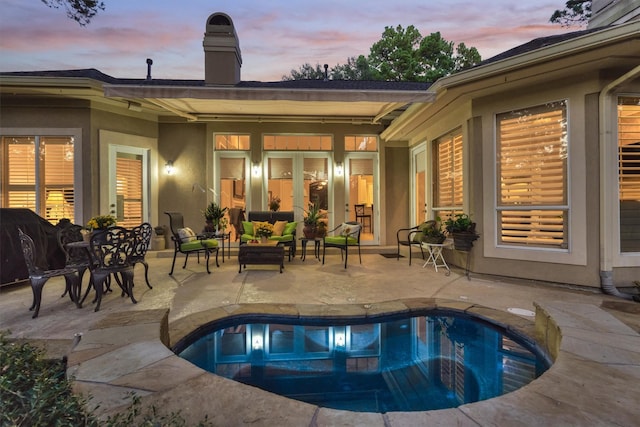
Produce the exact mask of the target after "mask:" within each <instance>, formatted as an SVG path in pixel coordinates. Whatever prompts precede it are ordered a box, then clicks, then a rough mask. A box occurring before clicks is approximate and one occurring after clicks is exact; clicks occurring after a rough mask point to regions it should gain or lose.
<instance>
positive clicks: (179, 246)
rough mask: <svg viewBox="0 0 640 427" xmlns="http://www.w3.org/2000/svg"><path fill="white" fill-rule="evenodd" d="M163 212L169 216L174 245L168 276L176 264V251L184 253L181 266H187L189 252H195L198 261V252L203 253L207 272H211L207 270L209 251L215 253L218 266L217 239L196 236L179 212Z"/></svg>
mask: <svg viewBox="0 0 640 427" xmlns="http://www.w3.org/2000/svg"><path fill="white" fill-rule="evenodd" d="M165 214H167V216H168V217H169V228H170V229H171V234H172V236H171V240H172V241H173V245H174V252H173V262H172V263H171V271H170V272H169V276H171V275H172V274H173V267H174V266H175V264H176V257H177V256H178V253H181V254H184V256H185V258H184V265H183V266H182V268H186V267H187V261H188V260H189V255H190V254H196V255H197V256H198V262H200V253H204V257H205V260H206V263H207V273H209V274H211V271H210V270H209V256H210V255H211V253H215V254H216V267H220V263H219V262H218V241H217V240H216V239H207V238H205V237H204V236H197V235H195V234H194V233H193V231H191V229H189V228H185V226H184V218H183V216H182V213H180V212H165Z"/></svg>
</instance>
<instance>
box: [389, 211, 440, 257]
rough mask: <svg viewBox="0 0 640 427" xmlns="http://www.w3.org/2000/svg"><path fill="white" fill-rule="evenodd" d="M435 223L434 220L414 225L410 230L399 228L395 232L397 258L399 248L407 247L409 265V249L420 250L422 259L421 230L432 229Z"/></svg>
mask: <svg viewBox="0 0 640 427" xmlns="http://www.w3.org/2000/svg"><path fill="white" fill-rule="evenodd" d="M435 225H436V222H435V221H434V220H430V221H425V222H423V223H422V224H420V225H416V226H415V227H411V228H401V229H399V230H398V231H397V232H396V239H397V242H398V257H397V259H400V246H407V247H408V249H409V265H411V254H412V251H411V249H412V248H414V247H416V248H419V249H420V253H421V254H422V259H424V251H423V249H422V238H423V233H422V230H423V229H424V228H425V227H434V226H435Z"/></svg>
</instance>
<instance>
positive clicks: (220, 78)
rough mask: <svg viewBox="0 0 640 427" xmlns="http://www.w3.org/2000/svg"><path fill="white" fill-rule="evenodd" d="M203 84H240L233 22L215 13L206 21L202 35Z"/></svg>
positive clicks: (236, 36) (236, 40)
mask: <svg viewBox="0 0 640 427" xmlns="http://www.w3.org/2000/svg"><path fill="white" fill-rule="evenodd" d="M202 46H204V82H205V84H207V85H235V84H237V83H239V82H240V68H241V67H242V54H241V53H240V43H239V41H238V35H237V34H236V30H235V28H234V27H233V21H231V18H229V16H228V15H226V14H224V13H220V12H216V13H214V14H212V15H211V16H209V18H208V19H207V31H206V32H205V33H204V41H203V42H202Z"/></svg>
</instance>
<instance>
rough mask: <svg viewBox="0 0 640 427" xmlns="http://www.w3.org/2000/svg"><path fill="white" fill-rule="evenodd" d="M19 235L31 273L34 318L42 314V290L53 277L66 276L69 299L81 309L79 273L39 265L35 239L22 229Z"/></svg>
mask: <svg viewBox="0 0 640 427" xmlns="http://www.w3.org/2000/svg"><path fill="white" fill-rule="evenodd" d="M18 235H19V237H20V245H21V247H22V254H23V255H24V261H25V263H26V264H27V271H28V272H29V280H30V281H31V290H32V291H33V303H32V304H31V307H29V310H32V311H33V316H32V318H33V319H35V318H36V317H38V314H39V313H40V304H41V302H42V288H43V287H44V285H45V283H47V280H49V279H50V278H52V277H58V276H64V279H65V283H66V289H67V290H68V293H69V298H70V299H71V301H72V302H74V303H75V304H76V307H78V308H80V307H81V305H80V302H79V299H80V278H79V275H78V271H77V270H76V269H74V268H60V269H55V270H47V269H45V268H42V267H41V266H39V265H37V264H36V261H35V260H36V245H35V244H34V243H33V239H32V238H31V237H30V236H29V235H28V234H26V233H24V232H23V231H22V230H21V229H20V228H18ZM65 293H66V292H65ZM63 295H64V294H63Z"/></svg>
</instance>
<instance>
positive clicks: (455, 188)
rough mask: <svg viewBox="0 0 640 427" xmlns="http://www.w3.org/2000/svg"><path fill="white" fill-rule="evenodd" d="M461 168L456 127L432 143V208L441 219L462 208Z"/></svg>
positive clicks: (462, 175) (459, 139)
mask: <svg viewBox="0 0 640 427" xmlns="http://www.w3.org/2000/svg"><path fill="white" fill-rule="evenodd" d="M462 168H463V163H462V131H461V130H460V129H458V130H456V131H454V132H452V133H450V134H448V135H446V136H443V137H441V138H438V139H437V140H436V141H435V143H434V145H433V210H434V213H435V216H439V217H440V218H442V220H443V221H444V220H446V219H447V218H450V217H452V216H453V215H454V214H456V213H461V212H462V210H463V202H464V188H463V178H464V174H463V169H462Z"/></svg>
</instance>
